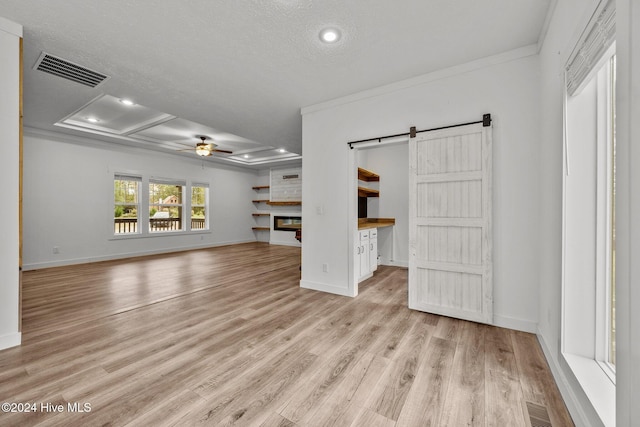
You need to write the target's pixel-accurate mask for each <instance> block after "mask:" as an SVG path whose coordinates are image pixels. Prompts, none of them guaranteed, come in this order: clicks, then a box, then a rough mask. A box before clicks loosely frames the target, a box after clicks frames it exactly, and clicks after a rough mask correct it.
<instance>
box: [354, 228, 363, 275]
mask: <svg viewBox="0 0 640 427" xmlns="http://www.w3.org/2000/svg"><path fill="white" fill-rule="evenodd" d="M353 248H354V251H353V271H354V272H355V277H356V279H357V281H358V282H359V281H360V276H362V274H361V272H360V269H361V268H362V257H361V254H362V245H361V244H360V239H356V244H355V245H354V247H353Z"/></svg>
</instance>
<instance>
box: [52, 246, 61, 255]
mask: <svg viewBox="0 0 640 427" xmlns="http://www.w3.org/2000/svg"><path fill="white" fill-rule="evenodd" d="M53 253H54V254H59V253H60V246H54V247H53Z"/></svg>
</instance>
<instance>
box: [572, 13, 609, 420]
mask: <svg viewBox="0 0 640 427" xmlns="http://www.w3.org/2000/svg"><path fill="white" fill-rule="evenodd" d="M603 4H604V8H603V9H600V12H599V13H596V14H595V15H594V16H595V18H594V22H593V23H592V27H590V29H588V30H585V34H586V39H585V41H584V43H583V44H581V45H580V44H579V46H578V47H577V48H576V52H575V54H574V57H573V59H572V60H571V61H570V62H569V64H568V67H567V76H566V78H567V85H566V86H567V97H566V110H565V130H566V134H565V144H566V145H565V150H564V160H565V174H564V182H563V230H562V231H563V233H562V237H563V280H562V355H563V357H564V359H565V361H566V362H567V365H568V366H569V368H570V369H571V371H572V372H573V374H574V376H575V378H576V379H577V381H578V383H579V384H580V386H581V387H582V389H583V391H584V392H585V395H586V396H587V397H588V398H589V401H590V402H591V404H592V405H593V408H594V409H595V411H596V412H597V413H598V415H599V416H600V418H601V421H602V422H603V423H604V424H605V425H609V424H611V425H613V420H614V419H615V413H614V412H612V410H611V408H615V394H616V391H615V382H616V377H615V344H616V340H615V221H614V218H615V146H616V138H615V75H616V72H615V71H616V70H615V42H614V40H613V38H614V37H615V28H614V27H612V16H613V17H614V16H615V3H614V2H611V1H607V2H605V3H603ZM614 22H615V19H614Z"/></svg>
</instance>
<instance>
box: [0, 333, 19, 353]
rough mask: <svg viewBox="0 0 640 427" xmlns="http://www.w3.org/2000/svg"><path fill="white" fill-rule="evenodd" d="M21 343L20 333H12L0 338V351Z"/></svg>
mask: <svg viewBox="0 0 640 427" xmlns="http://www.w3.org/2000/svg"><path fill="white" fill-rule="evenodd" d="M21 343H22V333H20V332H14V333H12V334H7V335H3V336H0V350H4V349H7V348H11V347H17V346H19V345H20V344H21Z"/></svg>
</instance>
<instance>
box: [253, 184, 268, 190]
mask: <svg viewBox="0 0 640 427" xmlns="http://www.w3.org/2000/svg"><path fill="white" fill-rule="evenodd" d="M251 188H253V189H254V190H266V189H267V188H269V186H268V185H256V186H254V187H251Z"/></svg>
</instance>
